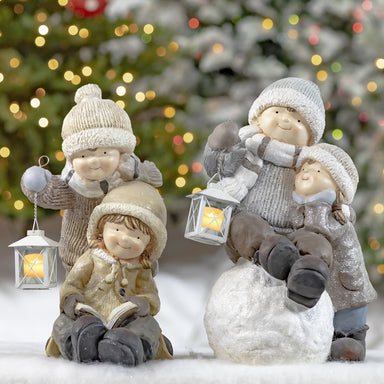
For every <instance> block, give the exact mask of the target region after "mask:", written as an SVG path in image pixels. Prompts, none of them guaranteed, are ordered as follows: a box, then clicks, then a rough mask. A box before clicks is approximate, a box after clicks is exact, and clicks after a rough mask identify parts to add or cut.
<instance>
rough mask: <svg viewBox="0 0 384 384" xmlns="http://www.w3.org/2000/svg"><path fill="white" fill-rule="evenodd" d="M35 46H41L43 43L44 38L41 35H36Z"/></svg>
mask: <svg viewBox="0 0 384 384" xmlns="http://www.w3.org/2000/svg"><path fill="white" fill-rule="evenodd" d="M35 45H36V47H39V48H40V47H43V46H44V45H45V39H44V37H43V36H37V37H36V39H35Z"/></svg>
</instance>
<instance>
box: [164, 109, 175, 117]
mask: <svg viewBox="0 0 384 384" xmlns="http://www.w3.org/2000/svg"><path fill="white" fill-rule="evenodd" d="M175 115H176V110H175V108H173V107H166V108H164V116H165V117H166V118H167V119H172V117H174V116H175Z"/></svg>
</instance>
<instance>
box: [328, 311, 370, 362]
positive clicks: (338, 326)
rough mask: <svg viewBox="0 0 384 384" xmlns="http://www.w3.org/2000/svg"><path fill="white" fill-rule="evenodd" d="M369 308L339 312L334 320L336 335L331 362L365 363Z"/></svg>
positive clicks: (330, 357) (332, 346)
mask: <svg viewBox="0 0 384 384" xmlns="http://www.w3.org/2000/svg"><path fill="white" fill-rule="evenodd" d="M367 309H368V307H367V306H364V307H359V308H351V309H344V310H341V311H337V312H336V313H335V317H334V319H333V325H334V328H335V333H334V337H333V341H332V345H331V353H330V356H329V360H331V361H363V360H364V359H365V353H366V345H365V337H366V334H367V331H368V329H369V327H368V326H367V325H366V320H367Z"/></svg>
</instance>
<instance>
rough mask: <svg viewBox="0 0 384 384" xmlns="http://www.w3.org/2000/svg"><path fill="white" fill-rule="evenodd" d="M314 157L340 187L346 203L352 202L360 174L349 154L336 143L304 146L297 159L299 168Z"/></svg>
mask: <svg viewBox="0 0 384 384" xmlns="http://www.w3.org/2000/svg"><path fill="white" fill-rule="evenodd" d="M308 159H312V160H315V161H317V162H319V163H320V164H322V165H323V166H324V167H325V168H326V169H327V170H328V172H329V173H330V175H331V176H332V178H333V180H335V182H336V184H337V185H338V187H339V188H340V191H341V193H342V194H343V196H344V198H345V203H346V204H351V203H352V200H353V197H354V196H355V193H356V189H357V184H358V182H359V174H358V172H357V169H356V167H355V164H354V163H353V161H352V159H351V158H350V157H349V156H348V154H347V153H346V152H345V151H343V150H342V149H341V148H339V147H337V146H336V145H331V144H326V143H320V144H317V145H313V146H312V147H304V148H303V149H302V151H301V153H300V155H299V158H298V160H297V165H296V168H297V169H299V168H300V167H301V165H302V164H304V163H305V161H306V160H308Z"/></svg>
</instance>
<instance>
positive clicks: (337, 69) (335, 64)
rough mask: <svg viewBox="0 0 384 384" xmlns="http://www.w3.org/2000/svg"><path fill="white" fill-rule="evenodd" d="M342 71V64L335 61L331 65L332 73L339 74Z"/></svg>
mask: <svg viewBox="0 0 384 384" xmlns="http://www.w3.org/2000/svg"><path fill="white" fill-rule="evenodd" d="M341 69H342V66H341V64H340V63H339V62H337V61H334V62H333V63H332V64H331V71H332V72H335V73H337V72H340V71H341Z"/></svg>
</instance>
